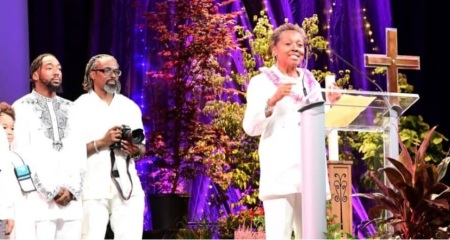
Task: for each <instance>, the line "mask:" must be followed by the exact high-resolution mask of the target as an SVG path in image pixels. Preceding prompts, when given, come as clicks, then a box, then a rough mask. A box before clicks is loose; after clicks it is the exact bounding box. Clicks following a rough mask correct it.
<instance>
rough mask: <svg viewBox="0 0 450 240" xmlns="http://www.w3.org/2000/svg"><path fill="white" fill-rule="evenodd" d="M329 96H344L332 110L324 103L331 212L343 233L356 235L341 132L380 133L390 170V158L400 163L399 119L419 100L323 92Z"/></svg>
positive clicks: (415, 97) (401, 95)
mask: <svg viewBox="0 0 450 240" xmlns="http://www.w3.org/2000/svg"><path fill="white" fill-rule="evenodd" d="M329 92H333V93H340V94H342V96H341V99H339V101H337V102H336V103H335V104H333V105H332V106H331V105H330V104H329V103H325V114H324V115H325V128H326V132H327V133H328V152H329V155H328V157H329V159H328V160H329V161H327V164H328V173H329V178H330V187H331V190H332V193H333V192H334V194H335V195H334V196H333V197H332V199H331V201H332V204H331V205H332V211H331V212H332V213H338V214H337V215H338V216H337V219H336V220H337V222H340V223H341V224H342V225H341V226H342V230H344V231H345V232H349V233H353V230H352V201H351V195H352V193H351V186H352V184H351V162H349V161H343V160H344V159H339V153H338V152H337V151H338V149H339V148H338V131H355V132H378V133H381V134H382V136H383V151H384V153H383V155H384V156H383V159H384V165H385V166H387V165H388V164H389V163H388V162H387V161H386V159H387V157H391V158H394V159H398V156H399V145H398V141H399V139H398V123H399V117H400V116H402V115H403V114H404V113H405V112H406V111H407V110H408V109H409V108H410V107H411V106H412V105H413V104H414V103H415V102H417V101H418V100H419V95H417V94H405V93H387V92H372V91H356V90H339V89H322V93H323V95H324V96H325V95H326V93H329ZM324 99H325V97H324ZM324 151H325V149H324ZM339 160H340V161H339ZM333 188H334V189H333ZM334 215H336V214H334Z"/></svg>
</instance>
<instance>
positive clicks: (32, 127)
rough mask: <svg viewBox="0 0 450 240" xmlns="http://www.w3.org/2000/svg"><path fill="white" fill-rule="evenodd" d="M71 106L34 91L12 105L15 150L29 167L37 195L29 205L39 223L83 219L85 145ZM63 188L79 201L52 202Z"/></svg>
mask: <svg viewBox="0 0 450 240" xmlns="http://www.w3.org/2000/svg"><path fill="white" fill-rule="evenodd" d="M72 106H73V103H72V102H71V101H69V100H66V99H63V98H61V97H59V96H56V97H53V98H47V97H44V96H42V95H40V94H38V93H37V92H35V91H34V90H33V91H32V92H31V93H30V94H27V95H25V96H24V97H22V98H20V99H18V100H17V101H15V102H14V104H13V108H14V110H15V112H16V122H15V138H14V141H13V144H12V147H13V149H14V150H15V151H16V152H18V153H19V154H20V155H21V156H22V158H23V159H24V161H25V162H26V164H28V165H29V166H30V170H31V173H32V178H33V181H34V183H35V186H36V189H37V192H36V191H35V192H31V193H29V194H27V195H28V196H27V199H28V200H27V201H30V203H31V205H32V206H33V209H34V213H35V219H36V220H53V219H64V220H74V219H77V220H79V219H81V218H82V207H81V199H80V198H81V191H82V185H83V176H84V172H85V168H86V145H85V144H84V143H83V142H82V141H81V138H80V136H79V135H78V134H79V132H80V131H79V130H78V129H77V124H76V122H75V121H73V119H71V114H72V113H71V109H72ZM61 187H64V188H66V189H68V190H69V191H70V192H71V193H72V194H73V196H74V197H75V198H76V200H74V201H71V202H70V203H69V204H68V205H67V206H60V205H58V204H57V203H56V202H55V201H54V200H53V198H54V197H55V196H56V195H57V194H58V192H59V190H60V189H61Z"/></svg>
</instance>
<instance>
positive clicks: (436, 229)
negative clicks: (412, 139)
mask: <svg viewBox="0 0 450 240" xmlns="http://www.w3.org/2000/svg"><path fill="white" fill-rule="evenodd" d="M435 129H436V127H433V128H432V129H430V131H428V133H427V134H426V136H425V137H424V140H423V141H422V143H421V144H420V147H419V148H418V149H417V147H415V146H412V148H414V149H413V151H412V152H414V153H415V154H414V156H412V155H411V154H410V151H411V149H408V146H406V145H405V144H403V142H400V146H401V153H400V155H399V159H398V160H396V159H392V158H388V160H389V162H390V163H391V164H392V166H386V167H384V168H381V169H380V171H382V172H384V173H385V175H386V177H387V179H388V181H389V183H390V184H388V185H386V184H384V183H383V182H382V181H381V180H380V179H379V178H378V177H377V176H376V175H375V174H374V173H373V172H372V173H371V177H372V178H373V179H374V181H375V183H376V184H377V186H378V187H379V189H380V191H381V192H376V193H367V194H365V193H359V194H356V196H359V197H365V198H368V199H371V200H373V201H375V203H376V205H375V206H374V207H372V208H371V209H370V210H369V217H370V219H371V221H369V222H368V223H367V224H366V226H367V225H368V224H376V226H377V227H378V229H387V231H386V232H381V233H378V236H377V237H382V238H388V237H399V238H402V239H408V238H413V239H417V238H449V237H450V235H449V232H448V230H447V227H448V224H449V223H450V187H448V186H447V185H445V184H444V183H442V182H441V179H442V178H443V177H444V175H445V173H446V171H447V166H448V164H449V162H450V157H447V158H445V159H443V160H442V161H440V163H439V165H438V166H437V167H436V165H435V164H434V163H432V162H427V161H426V160H425V158H426V156H427V149H428V146H429V144H430V140H431V139H432V135H433V133H434V131H435ZM383 211H387V213H388V214H387V217H380V215H381V214H382V213H383ZM380 226H381V227H380ZM383 226H388V227H387V228H383ZM390 227H392V229H391V228H390Z"/></svg>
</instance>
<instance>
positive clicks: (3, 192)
mask: <svg viewBox="0 0 450 240" xmlns="http://www.w3.org/2000/svg"><path fill="white" fill-rule="evenodd" d="M9 154H10V153H9V143H8V139H7V137H6V133H5V131H4V130H3V128H0V220H5V219H14V208H13V207H14V200H15V196H16V194H17V191H18V187H19V185H18V183H17V179H16V176H15V175H14V168H13V165H12V164H11V162H10V160H9Z"/></svg>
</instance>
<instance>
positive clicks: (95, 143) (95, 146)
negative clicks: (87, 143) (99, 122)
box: [92, 140, 100, 153]
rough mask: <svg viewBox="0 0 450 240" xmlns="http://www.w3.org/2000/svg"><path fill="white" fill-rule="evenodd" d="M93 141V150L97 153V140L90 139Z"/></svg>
mask: <svg viewBox="0 0 450 240" xmlns="http://www.w3.org/2000/svg"><path fill="white" fill-rule="evenodd" d="M92 142H93V143H94V149H95V151H96V152H97V153H98V152H100V151H99V150H98V147H97V141H95V140H94V141H92Z"/></svg>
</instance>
